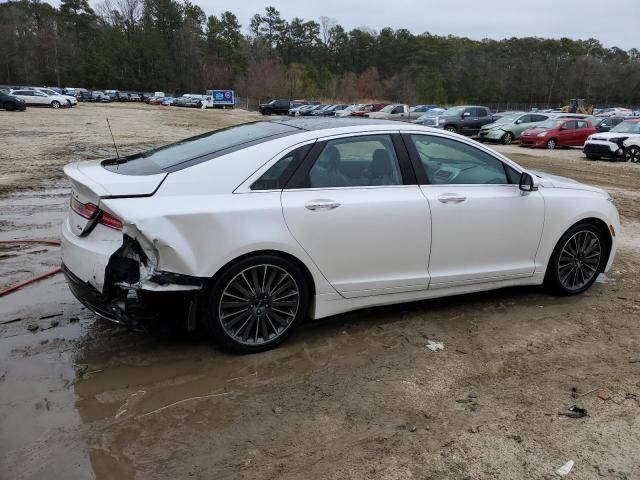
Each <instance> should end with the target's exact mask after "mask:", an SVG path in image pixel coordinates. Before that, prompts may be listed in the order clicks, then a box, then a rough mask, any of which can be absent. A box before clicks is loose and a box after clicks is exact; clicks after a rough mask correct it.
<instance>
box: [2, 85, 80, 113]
mask: <svg viewBox="0 0 640 480" xmlns="http://www.w3.org/2000/svg"><path fill="white" fill-rule="evenodd" d="M77 104H78V100H77V99H76V98H75V97H74V96H73V95H65V94H62V93H59V92H57V91H56V90H52V89H50V88H46V87H23V88H20V87H19V88H12V87H0V109H3V110H9V111H25V110H26V109H27V107H28V106H30V107H50V108H55V109H58V108H65V107H69V108H71V107H74V106H76V105H77Z"/></svg>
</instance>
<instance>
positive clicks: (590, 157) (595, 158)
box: [585, 153, 600, 160]
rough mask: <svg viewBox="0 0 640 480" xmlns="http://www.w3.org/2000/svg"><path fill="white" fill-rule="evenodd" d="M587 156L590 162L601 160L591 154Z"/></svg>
mask: <svg viewBox="0 0 640 480" xmlns="http://www.w3.org/2000/svg"><path fill="white" fill-rule="evenodd" d="M585 155H586V157H587V158H588V159H589V160H600V157H599V156H597V155H591V154H589V153H586V154H585Z"/></svg>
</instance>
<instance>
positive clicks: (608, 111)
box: [596, 107, 633, 117]
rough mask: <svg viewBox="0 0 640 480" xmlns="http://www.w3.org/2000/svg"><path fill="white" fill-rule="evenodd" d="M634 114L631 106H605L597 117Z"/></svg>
mask: <svg viewBox="0 0 640 480" xmlns="http://www.w3.org/2000/svg"><path fill="white" fill-rule="evenodd" d="M632 115H633V110H631V109H629V108H620V107H614V108H605V109H604V110H601V111H600V112H599V113H598V114H597V115H596V117H629V116H632Z"/></svg>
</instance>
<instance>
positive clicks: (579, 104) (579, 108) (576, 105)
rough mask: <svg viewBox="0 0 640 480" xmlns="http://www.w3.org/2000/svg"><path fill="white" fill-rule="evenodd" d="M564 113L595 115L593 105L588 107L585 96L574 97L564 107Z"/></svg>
mask: <svg viewBox="0 0 640 480" xmlns="http://www.w3.org/2000/svg"><path fill="white" fill-rule="evenodd" d="M562 111H563V112H564V113H582V114H585V115H593V105H590V106H588V107H586V106H585V104H584V98H572V99H571V100H569V105H565V106H564V107H562Z"/></svg>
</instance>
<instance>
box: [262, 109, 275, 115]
mask: <svg viewBox="0 0 640 480" xmlns="http://www.w3.org/2000/svg"><path fill="white" fill-rule="evenodd" d="M272 113H273V112H272V111H271V110H269V109H268V108H267V109H266V110H263V111H262V115H271V114H272Z"/></svg>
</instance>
